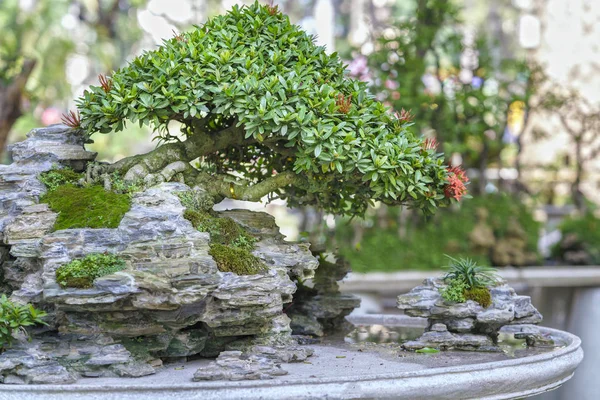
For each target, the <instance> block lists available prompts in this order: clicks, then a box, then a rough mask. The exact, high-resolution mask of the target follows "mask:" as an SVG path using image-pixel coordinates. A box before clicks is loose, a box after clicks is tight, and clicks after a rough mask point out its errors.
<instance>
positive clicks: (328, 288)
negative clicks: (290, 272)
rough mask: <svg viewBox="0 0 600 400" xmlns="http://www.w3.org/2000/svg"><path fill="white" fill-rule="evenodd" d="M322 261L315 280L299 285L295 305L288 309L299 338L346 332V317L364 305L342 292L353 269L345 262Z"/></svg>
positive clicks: (357, 299)
mask: <svg viewBox="0 0 600 400" xmlns="http://www.w3.org/2000/svg"><path fill="white" fill-rule="evenodd" d="M318 255H319V254H318V253H317V256H318ZM320 260H321V261H320V264H319V268H318V269H317V271H316V273H315V276H314V278H313V279H310V280H303V281H302V282H301V283H298V291H297V292H296V294H295V295H294V301H293V303H292V304H291V305H290V306H289V307H288V308H287V309H286V313H287V314H288V315H289V316H290V318H291V320H292V322H291V327H292V330H293V333H294V334H296V335H312V336H324V335H326V334H329V333H332V332H335V331H340V330H343V329H344V328H345V327H347V325H349V324H348V323H347V322H346V319H345V318H346V316H347V315H348V314H350V313H351V312H352V310H354V309H355V308H357V307H358V306H359V305H360V299H359V298H358V297H356V296H354V295H351V294H342V293H340V290H339V285H338V281H340V280H342V279H343V278H344V277H345V276H346V274H347V273H348V272H350V265H349V264H348V263H347V262H346V261H345V260H344V259H342V258H338V259H337V260H335V262H330V261H327V260H325V259H324V257H320Z"/></svg>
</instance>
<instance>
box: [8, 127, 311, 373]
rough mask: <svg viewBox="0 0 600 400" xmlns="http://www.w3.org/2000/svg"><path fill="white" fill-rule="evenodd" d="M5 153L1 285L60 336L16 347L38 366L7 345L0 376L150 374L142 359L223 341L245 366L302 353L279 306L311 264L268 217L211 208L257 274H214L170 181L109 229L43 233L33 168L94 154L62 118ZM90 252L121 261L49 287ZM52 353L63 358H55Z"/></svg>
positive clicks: (219, 346) (43, 213)
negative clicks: (251, 245) (249, 242)
mask: <svg viewBox="0 0 600 400" xmlns="http://www.w3.org/2000/svg"><path fill="white" fill-rule="evenodd" d="M11 150H12V156H13V160H14V163H13V164H11V165H2V166H0V263H1V268H2V272H3V276H4V281H3V282H2V285H3V287H6V288H7V291H8V292H11V291H12V295H11V299H12V300H13V301H17V302H21V303H33V304H35V305H36V306H37V307H38V308H43V309H44V310H46V311H47V312H48V313H49V322H50V327H51V328H50V329H49V330H50V331H52V330H53V329H55V330H57V331H58V332H60V333H61V335H62V336H61V338H60V339H56V337H55V336H53V335H55V332H49V333H48V332H40V334H39V335H34V336H36V338H35V340H34V342H32V343H31V344H29V345H26V346H25V347H23V351H32V352H34V353H35V354H37V355H38V356H39V357H42V358H44V357H46V358H45V359H47V360H49V363H48V364H43V365H37V364H36V365H34V366H32V367H26V366H22V365H21V364H15V365H12V363H13V361H14V360H13V361H11V360H12V359H11V358H10V357H9V356H10V353H9V354H8V355H6V356H5V355H4V354H3V355H0V363H4V362H6V365H7V368H5V369H3V370H1V371H2V372H1V373H0V374H1V375H2V376H3V377H4V379H7V380H8V382H10V383H21V381H23V382H25V383H33V382H36V383H39V382H40V381H41V380H46V381H48V382H49V383H53V382H50V381H51V380H52V379H51V378H50V375H52V374H53V373H54V374H56V376H57V378H56V379H57V383H58V381H60V382H71V381H73V380H74V379H75V378H76V377H78V376H88V377H92V376H143V375H146V374H149V373H153V372H154V367H152V365H151V364H149V363H153V365H160V364H161V361H160V359H159V358H163V359H165V360H173V359H176V358H181V357H188V356H194V355H202V356H209V357H214V356H217V355H218V354H219V352H221V351H223V350H225V349H227V348H228V346H229V347H232V346H237V347H238V348H243V351H244V352H243V357H248V360H251V361H248V363H250V364H251V365H255V364H256V362H258V361H256V360H255V359H254V358H265V359H267V360H270V361H269V362H275V361H279V360H281V361H285V362H291V361H300V360H304V359H306V357H308V356H310V353H311V352H310V351H309V350H307V349H304V348H301V347H299V346H298V345H297V344H296V342H295V341H294V340H293V339H292V338H291V329H290V327H289V323H290V321H289V319H288V318H287V317H285V315H284V314H283V308H284V304H286V303H290V302H292V296H293V294H294V292H295V291H296V284H295V281H296V280H306V279H310V278H312V277H313V275H314V271H315V269H316V268H317V266H318V261H317V259H316V258H315V257H314V256H313V255H312V254H311V252H310V250H309V245H308V244H304V243H291V242H286V241H285V240H284V238H283V236H282V235H281V234H280V233H279V229H278V227H277V225H276V224H275V220H274V218H273V217H272V216H270V215H268V214H266V213H256V212H251V211H246V210H234V211H225V212H221V213H220V215H221V216H224V217H230V218H232V219H233V220H234V221H236V222H237V223H238V224H240V225H242V226H244V227H245V228H246V229H247V230H248V231H249V232H250V233H251V234H253V235H254V236H255V237H257V239H258V240H257V242H256V245H255V249H254V251H253V253H254V255H255V256H256V257H258V258H259V259H261V260H262V261H263V262H264V264H265V265H266V266H267V269H266V270H265V271H264V272H261V273H259V274H257V275H243V276H240V275H237V274H234V273H229V272H228V273H224V272H221V271H219V270H218V268H217V265H216V263H215V261H214V260H213V259H212V257H211V256H210V254H209V249H210V247H209V246H210V242H211V238H210V234H209V233H208V232H199V231H198V230H196V229H195V228H193V227H192V225H191V224H190V222H189V221H187V220H186V219H184V218H183V213H184V211H185V208H184V206H183V205H182V204H181V201H180V199H179V197H178V193H181V192H184V191H188V190H190V188H189V187H188V186H186V185H184V184H181V183H162V184H159V185H157V186H154V187H150V188H148V189H146V190H143V191H141V192H138V193H135V194H134V195H133V196H132V206H131V209H130V210H129V211H128V212H127V213H126V214H125V215H124V217H123V219H122V220H121V222H120V224H119V226H118V227H117V228H115V229H67V230H61V231H55V232H53V231H52V228H53V224H54V222H55V220H56V217H57V215H56V213H54V212H52V210H50V209H49V208H48V206H47V205H46V204H39V198H40V196H41V195H43V194H44V193H45V191H46V188H45V186H44V185H43V184H42V183H41V182H39V180H38V178H37V177H38V175H39V174H40V173H41V172H44V171H48V170H50V169H51V168H53V167H61V166H63V167H71V168H74V169H75V170H79V171H82V170H84V169H85V167H86V164H87V163H88V162H89V161H92V160H94V158H95V153H91V152H87V151H85V149H84V147H83V143H82V138H81V137H80V136H77V135H76V134H74V133H72V132H71V131H70V130H68V129H67V128H66V127H64V126H53V127H49V128H43V129H36V130H33V131H32V132H31V133H30V134H29V135H28V139H27V140H26V141H24V142H21V143H17V144H15V145H13V146H12V147H11ZM196 190H197V191H198V190H199V191H201V188H196ZM92 253H113V254H118V255H119V256H120V257H121V258H123V259H125V260H126V268H125V269H124V270H123V271H120V272H117V273H115V274H112V275H108V276H104V277H101V278H98V279H96V280H95V282H94V285H93V287H91V288H87V289H76V288H62V287H60V286H59V285H58V284H57V282H56V279H55V272H56V269H57V268H59V267H60V266H62V265H64V264H66V263H68V262H70V261H72V260H74V259H77V258H81V257H84V256H85V255H88V254H92ZM46 331H48V329H46ZM97 338H104V339H103V340H104V343H103V344H102V345H99V344H98V343H97V342H96V340H97ZM36 343H37V344H36ZM63 352H66V353H65V354H63ZM260 354H262V355H260ZM64 357H66V358H68V359H69V362H67V363H62V364H56V361H55V360H57V359H61V360H62V359H63V358H64ZM252 357H254V358H252ZM140 360H143V361H140ZM50 361H52V362H50ZM146 361H147V362H148V363H146ZM255 361H256V362H255ZM261 363H262V361H261ZM259 364H260V363H259ZM62 365H66V369H64V368H65V367H62ZM34 367H35V368H38V367H40V368H38V369H37V370H33V369H32V368H34ZM41 367H44V368H41ZM59 367H60V368H63V369H64V371H63V370H62V369H60V368H59ZM259 369H260V368H259ZM30 370H31V371H30ZM19 371H20V372H19ZM36 371H37V372H36ZM265 373H266V372H265ZM259 375H260V374H259Z"/></svg>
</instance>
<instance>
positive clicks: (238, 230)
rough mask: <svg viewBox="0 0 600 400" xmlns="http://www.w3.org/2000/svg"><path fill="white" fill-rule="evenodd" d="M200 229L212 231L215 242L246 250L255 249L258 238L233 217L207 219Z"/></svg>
mask: <svg viewBox="0 0 600 400" xmlns="http://www.w3.org/2000/svg"><path fill="white" fill-rule="evenodd" d="M198 229H199V230H201V231H206V232H209V233H210V238H211V241H212V242H213V243H219V244H223V245H227V246H231V247H237V248H240V249H245V250H248V251H250V250H252V249H254V243H255V242H256V238H254V237H253V236H251V235H250V234H249V233H248V232H246V230H245V229H244V228H242V227H241V226H239V225H238V224H237V223H236V222H235V221H234V220H232V219H231V218H211V219H207V220H205V221H204V222H203V223H202V224H200V226H198Z"/></svg>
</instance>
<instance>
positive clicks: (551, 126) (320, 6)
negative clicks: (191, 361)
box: [0, 0, 600, 399]
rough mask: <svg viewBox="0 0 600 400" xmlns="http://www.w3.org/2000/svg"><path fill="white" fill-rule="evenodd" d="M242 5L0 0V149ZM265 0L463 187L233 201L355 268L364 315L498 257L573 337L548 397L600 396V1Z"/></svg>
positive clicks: (110, 146)
mask: <svg viewBox="0 0 600 400" xmlns="http://www.w3.org/2000/svg"><path fill="white" fill-rule="evenodd" d="M243 3H244V1H235V0H0V29H1V32H2V34H1V35H0V149H2V152H1V153H0V159H1V160H2V162H3V163H9V162H10V154H9V152H7V151H4V150H5V149H6V145H8V144H10V143H14V142H16V141H20V140H22V139H23V138H24V137H25V135H26V133H27V132H28V131H29V130H31V129H32V128H35V127H39V126H46V125H51V124H56V123H60V122H61V115H62V114H63V113H65V112H67V111H68V110H70V109H73V108H74V99H76V98H77V97H78V96H79V95H80V94H82V92H83V90H84V88H86V87H87V86H89V85H90V84H97V82H98V75H99V74H108V75H110V72H111V71H112V70H115V69H118V68H119V67H121V66H123V65H126V63H127V61H128V60H130V59H132V58H133V57H134V56H136V55H139V54H141V53H142V52H143V51H147V50H152V49H154V48H155V47H156V46H157V45H159V44H160V43H161V42H162V40H163V39H167V38H170V37H173V35H175V34H177V33H178V32H182V31H185V30H186V29H189V28H190V27H192V26H193V25H195V24H202V22H203V21H205V20H206V19H207V18H208V17H210V16H212V15H216V14H219V13H222V12H224V11H226V10H228V9H230V8H231V7H232V6H233V5H234V4H243ZM275 4H276V5H278V6H279V8H280V9H281V10H283V11H284V13H286V14H288V15H289V17H290V19H291V20H292V22H294V23H297V24H299V25H301V26H302V27H303V28H304V29H305V30H307V31H308V32H310V33H312V34H314V35H315V36H316V40H317V42H318V43H320V44H322V45H324V46H326V48H327V50H328V51H330V52H334V51H335V52H338V53H339V54H340V56H341V57H342V58H343V59H345V60H346V61H347V63H348V74H349V75H350V76H351V77H353V78H355V79H360V80H364V81H367V82H368V83H369V85H370V87H371V90H372V92H373V93H374V94H375V95H376V96H377V97H378V98H379V99H380V100H381V101H382V102H385V103H386V104H387V105H388V106H389V107H390V108H392V109H393V110H397V111H401V110H402V109H405V110H407V111H408V110H410V113H411V114H412V115H413V116H414V130H415V131H416V132H418V133H419V134H422V135H424V136H426V137H427V138H428V139H429V141H428V143H429V144H430V145H431V146H437V148H438V149H439V151H440V152H444V153H446V154H447V155H448V157H449V159H451V160H452V164H453V165H462V166H463V168H464V169H465V170H466V171H467V174H468V176H469V178H470V180H471V184H470V186H469V191H470V194H471V196H472V198H471V199H466V200H465V201H463V202H461V205H460V206H455V207H451V208H448V209H441V210H439V211H438V212H437V213H436V215H434V216H432V217H424V216H423V215H422V214H421V213H419V212H416V211H412V210H409V209H402V208H390V207H386V206H383V205H381V204H373V206H372V207H371V208H370V210H369V212H368V214H367V217H366V218H365V219H354V220H347V219H342V218H336V217H334V216H332V215H326V214H321V213H318V212H316V211H314V210H312V209H295V210H290V209H288V208H286V207H285V204H282V203H281V202H277V201H276V202H274V203H272V204H269V205H267V206H264V205H260V204H241V206H245V207H250V208H253V209H260V208H265V209H266V210H267V211H268V212H270V213H272V214H274V215H275V216H276V218H277V220H278V223H279V224H280V225H281V226H282V230H283V231H284V233H285V234H286V235H287V236H288V238H289V239H290V240H310V241H311V243H313V244H314V245H315V246H320V247H325V248H327V249H329V250H331V251H337V252H339V253H340V254H341V255H343V256H344V257H345V258H346V259H347V260H348V261H349V262H350V263H351V265H352V268H353V271H354V272H353V274H352V275H351V276H350V277H349V278H348V280H347V282H346V284H345V286H344V288H345V290H347V291H351V292H354V293H359V294H361V295H362V297H363V307H362V309H361V312H369V311H373V312H381V311H383V310H386V311H390V310H392V309H393V299H394V297H395V296H396V295H397V294H399V293H401V292H402V291H406V290H408V289H409V288H410V287H411V286H414V285H416V284H418V283H419V281H420V280H422V279H423V278H424V277H425V276H427V275H428V274H431V272H427V271H431V270H440V268H441V267H443V266H444V265H445V264H446V260H447V259H446V258H445V257H444V255H445V254H447V255H450V256H456V257H457V256H468V257H471V258H474V259H475V260H477V261H478V262H479V263H481V264H485V265H491V266H495V267H498V268H499V269H500V270H501V273H503V274H504V276H505V277H507V279H510V280H511V282H512V283H513V286H515V288H516V289H517V290H518V291H519V292H521V291H523V292H527V293H529V294H530V295H532V296H533V298H534V304H536V305H537V306H538V308H539V309H540V311H541V312H542V313H543V314H544V315H545V317H546V322H545V325H547V326H552V327H557V328H561V329H567V330H570V331H572V332H573V333H575V334H578V335H579V336H581V337H582V339H583V340H584V346H583V347H584V350H585V351H586V360H585V361H584V364H583V366H582V367H581V369H582V371H580V372H579V373H578V375H576V376H575V378H574V380H573V381H571V382H569V384H568V385H567V387H566V388H565V390H567V389H568V390H570V391H568V392H567V391H562V392H561V391H557V392H553V393H551V394H548V395H547V396H546V397H544V398H546V399H551V398H552V399H559V398H564V399H587V398H590V399H591V398H592V397H586V396H588V394H589V393H593V390H596V389H597V390H598V391H599V392H600V385H599V384H598V383H597V382H594V376H593V374H594V370H595V369H596V368H597V367H600V347H599V345H598V344H596V343H594V340H592V339H591V338H594V334H597V332H599V331H600V306H599V305H598V304H599V302H600V289H599V288H598V287H600V267H596V265H599V264H600V220H599V219H598V218H599V215H598V212H599V210H598V204H600V203H599V202H600V195H599V193H600V191H599V190H598V189H599V188H600V162H599V160H600V158H599V157H598V153H599V152H600V134H599V133H600V2H598V1H596V0H456V1H449V0H278V1H275ZM174 131H176V129H174ZM98 136H101V137H98ZM95 139H96V142H95V143H93V144H90V145H89V148H91V149H92V150H94V151H97V152H98V153H99V159H100V160H107V161H114V160H117V159H119V158H122V157H124V156H128V155H132V154H138V153H142V152H145V151H149V150H151V149H152V148H153V147H154V146H155V142H154V141H153V133H152V132H150V131H149V130H148V129H147V128H146V127H142V128H139V127H137V126H135V125H130V126H129V127H128V128H127V129H126V130H125V131H124V132H121V133H119V134H115V135H97V136H95ZM221 206H222V207H234V206H235V207H238V206H240V204H233V203H232V202H231V201H229V202H227V203H225V204H222V205H221ZM420 271H425V272H420ZM587 337H589V338H590V340H589V341H586V339H587ZM594 360H595V361H594ZM587 371H589V373H588V372H587ZM586 390H587V391H586ZM590 390H592V391H590ZM594 398H597V397H594Z"/></svg>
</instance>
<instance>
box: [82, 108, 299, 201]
mask: <svg viewBox="0 0 600 400" xmlns="http://www.w3.org/2000/svg"><path fill="white" fill-rule="evenodd" d="M205 123H206V120H197V121H194V124H193V133H192V134H191V135H190V136H189V137H188V138H187V139H186V140H184V141H180V142H175V143H167V144H164V145H162V146H160V147H158V148H156V149H154V150H153V151H151V152H149V153H146V154H140V155H135V156H131V157H126V158H124V159H122V160H119V161H117V162H115V163H114V164H109V165H105V164H100V165H93V166H91V167H90V169H89V170H88V177H87V179H88V180H89V181H95V180H101V178H102V176H104V175H105V174H106V173H112V172H119V173H121V174H122V175H123V176H124V179H125V180H126V181H130V182H135V181H143V182H144V183H152V182H153V180H155V179H158V180H162V181H165V180H170V179H171V178H172V177H173V176H174V175H176V174H178V173H181V174H182V176H183V180H184V181H185V183H186V184H188V185H189V186H196V185H201V186H202V187H203V188H204V189H205V190H207V191H208V193H209V194H210V195H212V196H213V197H215V198H220V199H223V198H226V197H228V198H232V199H238V200H246V201H259V200H260V199H261V198H262V197H264V196H266V195H268V194H270V193H273V192H275V191H277V190H278V189H280V188H283V187H286V186H288V185H290V184H295V185H297V186H301V185H302V182H303V179H302V178H301V176H300V175H298V174H296V173H294V172H293V171H283V172H280V173H275V174H273V175H272V176H270V177H267V178H265V179H263V180H262V181H260V182H249V181H244V180H243V179H240V178H236V177H234V176H233V175H228V174H217V173H207V172H203V171H201V170H197V169H195V168H193V167H192V166H191V165H190V162H192V161H193V160H196V159H198V158H200V157H204V156H207V155H210V154H212V153H214V152H217V151H223V150H226V149H229V148H232V147H238V146H243V145H244V146H246V145H250V144H253V143H257V141H256V139H253V138H244V133H245V132H244V129H243V128H241V127H236V126H235V122H234V123H233V124H231V125H230V126H228V127H226V128H224V129H222V130H220V131H217V132H210V133H208V132H206V131H205V130H204V126H205ZM262 144H264V145H266V146H269V147H271V148H272V149H273V150H275V149H277V150H279V147H277V146H276V143H275V142H262ZM281 151H286V149H284V148H282V149H281Z"/></svg>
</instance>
